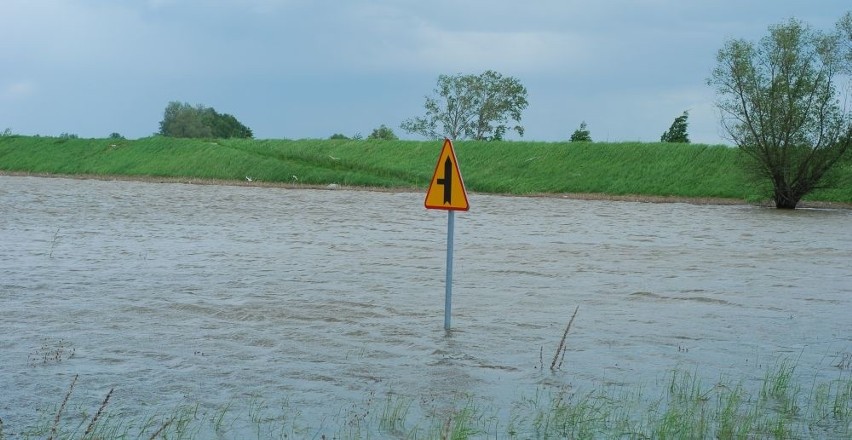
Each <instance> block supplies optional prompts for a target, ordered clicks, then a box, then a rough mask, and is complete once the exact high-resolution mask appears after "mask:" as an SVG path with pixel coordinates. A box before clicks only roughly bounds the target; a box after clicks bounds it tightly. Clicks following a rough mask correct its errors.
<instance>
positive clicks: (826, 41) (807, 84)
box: [708, 14, 852, 209]
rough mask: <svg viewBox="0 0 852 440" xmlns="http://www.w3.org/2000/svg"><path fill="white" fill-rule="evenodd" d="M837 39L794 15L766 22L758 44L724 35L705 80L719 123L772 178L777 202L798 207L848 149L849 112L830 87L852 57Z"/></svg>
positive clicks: (851, 135) (756, 168)
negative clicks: (715, 97)
mask: <svg viewBox="0 0 852 440" xmlns="http://www.w3.org/2000/svg"><path fill="white" fill-rule="evenodd" d="M848 17H849V15H848V14H847V16H846V17H845V18H844V20H852V19H849V18H848ZM843 23H846V22H845V21H843V20H841V23H840V24H839V25H838V28H839V30H842V26H843ZM849 37H850V38H852V35H849ZM842 38H843V34H841V32H835V33H823V32H819V31H814V30H812V29H811V28H810V27H808V26H806V25H804V24H802V23H801V22H799V21H797V20H795V19H791V20H789V21H787V22H786V23H782V24H778V25H774V26H771V27H770V28H769V35H767V36H766V37H764V38H763V39H761V40H760V42H759V43H758V44H754V43H751V42H748V41H745V40H741V39H736V40H731V41H728V42H727V43H726V44H725V46H724V47H723V48H722V49H721V50H719V53H718V55H717V57H716V59H717V62H718V65H717V67H716V68H715V69H714V70H713V73H712V76H711V77H710V79H708V84H709V85H711V86H714V87H715V88H716V92H717V94H718V102H717V106H718V107H719V109H720V111H721V113H722V126H723V127H724V129H725V130H726V131H727V133H728V135H729V136H730V138H731V139H732V140H733V141H734V142H735V143H736V145H737V146H738V147H739V149H740V151H742V152H743V153H744V154H745V156H747V157H748V159H749V161H747V163H748V164H749V165H750V166H749V170H751V171H752V172H753V173H754V174H755V176H757V177H758V178H759V179H761V180H763V181H768V182H770V183H771V185H772V198H773V200H774V201H775V206H776V207H777V208H784V209H795V207H796V205H797V204H798V202H799V200H801V198H802V197H803V196H805V195H806V194H808V193H810V192H811V191H813V190H814V189H817V188H820V187H822V186H823V185H822V184H823V180H824V179H823V178H824V177H825V176H826V173H827V172H828V171H829V170H831V168H832V167H833V166H834V165H835V164H836V163H837V162H838V161H839V160H840V159H841V158H842V157H843V155H844V154H845V153H846V152H847V151H848V150H850V142H852V118H850V113H849V110H848V109H843V108H842V107H841V105H840V101H839V95H838V93H837V90H836V86H835V81H836V80H837V77H838V76H839V74H840V73H841V72H842V71H843V69H844V68H845V69H847V71H848V69H849V68H850V64H852V63H850V61H849V58H846V59H844V56H843V55H844V54H843V52H842V50H843V45H842V44H841V43H842Z"/></svg>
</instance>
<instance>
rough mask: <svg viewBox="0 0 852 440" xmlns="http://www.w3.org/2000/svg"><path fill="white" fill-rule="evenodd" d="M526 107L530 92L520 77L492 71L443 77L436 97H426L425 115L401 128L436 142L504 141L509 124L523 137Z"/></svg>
mask: <svg viewBox="0 0 852 440" xmlns="http://www.w3.org/2000/svg"><path fill="white" fill-rule="evenodd" d="M527 105H528V103H527V89H526V88H525V87H524V86H523V85H522V84H521V82H520V81H519V80H518V79H517V78H514V77H503V76H502V75H501V74H499V73H497V72H495V71H493V70H488V71H486V72H484V73H482V74H480V75H462V74H457V75H440V76H438V85H437V87H436V88H435V90H434V95H433V96H427V97H426V105H425V107H426V115H425V116H422V117H415V118H412V119H407V120H405V121H404V122H403V123H402V124H401V125H400V128H402V129H403V130H405V131H407V132H409V133H415V134H420V135H423V136H426V137H430V138H434V139H439V138H442V137H448V138H451V139H474V140H501V139H502V138H503V135H504V134H505V133H506V131H507V130H508V129H509V127H508V126H507V125H506V124H508V123H510V121H514V122H515V123H516V125H515V126H514V127H512V129H513V130H515V131H516V132H517V133H518V135H520V136H523V135H524V127H523V126H521V125H520V122H521V112H523V110H524V109H526V108H527Z"/></svg>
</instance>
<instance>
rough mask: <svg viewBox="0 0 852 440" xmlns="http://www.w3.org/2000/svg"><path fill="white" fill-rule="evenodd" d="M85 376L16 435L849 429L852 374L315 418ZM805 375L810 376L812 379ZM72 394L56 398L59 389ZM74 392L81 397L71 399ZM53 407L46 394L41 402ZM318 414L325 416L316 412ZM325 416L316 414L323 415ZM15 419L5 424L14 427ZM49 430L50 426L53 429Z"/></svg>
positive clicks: (776, 373) (403, 402)
mask: <svg viewBox="0 0 852 440" xmlns="http://www.w3.org/2000/svg"><path fill="white" fill-rule="evenodd" d="M75 382H76V377H75V378H74V380H73V381H72V382H71V385H70V387H69V389H68V391H67V393H66V394H65V396H64V399H61V403H60V404H59V405H57V406H54V407H52V408H50V407H48V408H45V409H42V410H39V411H37V412H35V414H34V418H35V420H34V422H33V423H32V425H31V426H28V427H16V426H3V425H2V424H0V440H3V439H5V438H6V437H5V435H9V436H11V437H10V438H17V437H15V435H16V434H17V435H18V436H19V437H20V438H67V439H77V438H80V439H83V438H86V439H88V438H140V439H141V438H144V439H155V438H164V439H166V438H167V439H189V438H249V437H251V438H259V439H266V438H280V439H284V438H335V439H364V438H411V439H415V438H428V439H459V440H461V439H474V438H477V439H478V438H508V439H563V438H583V439H585V438H622V439H648V438H654V439H669V438H670V439H710V438H720V439H746V438H761V439H789V438H850V435H852V376H850V375H849V371H848V369H843V368H841V369H840V374H839V375H838V377H837V378H836V379H832V380H824V381H821V380H816V379H808V378H803V377H800V376H799V375H798V374H796V366H795V364H792V363H790V362H784V361H782V362H779V363H777V364H776V365H775V366H774V367H771V368H769V369H767V370H766V372H765V376H764V377H763V379H762V380H760V381H756V382H757V383H733V382H730V381H727V380H725V379H720V380H719V381H716V382H715V383H712V384H705V383H702V382H701V380H699V379H698V377H697V375H696V374H692V373H688V372H684V371H680V370H675V371H672V372H670V373H669V374H668V376H667V378H666V381H665V382H664V383H663V386H662V390H661V392H660V395H658V396H645V395H643V393H642V388H641V387H636V388H630V387H621V386H616V385H609V386H606V387H602V388H598V389H593V390H591V391H583V390H577V389H573V388H570V387H569V388H562V387H558V388H552V387H550V388H542V387H539V388H538V389H537V390H536V391H535V394H534V395H532V396H521V397H520V398H518V399H517V400H515V401H514V402H513V403H512V404H511V405H510V407H509V408H494V407H492V406H490V405H489V404H487V403H485V402H481V401H478V400H477V399H476V398H474V397H472V396H469V395H465V394H463V393H462V394H459V395H458V396H455V397H451V400H449V401H446V402H441V403H436V402H435V401H434V399H432V398H424V396H421V397H420V398H417V397H416V396H415V397H411V396H403V395H399V394H397V393H394V392H392V391H387V392H386V393H385V394H384V396H380V397H378V398H377V397H376V396H375V395H374V394H373V393H371V394H370V395H369V396H367V397H366V398H365V399H364V400H363V401H362V402H355V403H353V404H352V405H351V406H349V407H346V408H341V409H339V410H338V411H334V409H333V408H331V409H330V410H332V411H334V414H335V415H334V416H332V417H323V418H322V424H321V425H320V426H311V422H310V421H307V420H304V419H303V416H302V412H301V411H300V410H299V409H298V408H296V407H294V406H293V405H292V404H291V403H290V402H289V401H287V400H284V401H281V402H270V401H267V400H264V399H263V398H261V397H257V396H255V397H251V398H247V399H244V400H242V401H234V402H228V403H226V404H223V405H221V406H220V407H218V408H204V407H202V406H201V405H199V404H192V405H184V406H181V407H179V408H175V409H171V410H169V409H162V408H161V409H160V410H161V411H165V413H160V414H155V415H148V416H142V417H136V418H134V417H131V416H128V415H125V414H123V413H122V412H121V411H116V412H113V411H111V410H110V408H109V406H108V405H109V404H110V399H109V398H110V395H111V394H112V390H110V391H109V392H108V393H106V398H104V399H103V401H102V402H101V404H100V407H99V408H98V409H97V411H94V407H91V406H90V407H86V406H85V405H81V404H79V403H77V402H76V401H75V399H74V397H73V396H72V393H73V390H74V383H75ZM802 383H807V384H809V388H803V387H802V385H800V384H802ZM60 397H61V396H57V397H56V400H57V401H60ZM69 397H70V399H69ZM39 407H42V405H39ZM313 416H317V415H316V414H314V415H313ZM317 419H318V417H317V418H315V419H314V420H317ZM4 429H5V431H4ZM48 435H49V436H48Z"/></svg>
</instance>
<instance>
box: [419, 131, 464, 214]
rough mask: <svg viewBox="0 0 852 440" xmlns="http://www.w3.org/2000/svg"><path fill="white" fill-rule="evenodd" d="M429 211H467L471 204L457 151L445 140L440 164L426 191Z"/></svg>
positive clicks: (439, 159)
mask: <svg viewBox="0 0 852 440" xmlns="http://www.w3.org/2000/svg"><path fill="white" fill-rule="evenodd" d="M424 204H425V205H426V208H428V209H446V210H450V211H454V210H458V211H467V210H468V209H470V204H469V203H468V201H467V191H465V189H464V181H463V180H462V177H461V171H459V162H458V160H457V159H456V151H455V150H454V149H453V142H452V141H451V140H449V139H444V147H443V148H441V155H440V156H438V164H437V165H435V174H434V175H432V182H431V183H430V184H429V190H428V191H426V202H425V203H424Z"/></svg>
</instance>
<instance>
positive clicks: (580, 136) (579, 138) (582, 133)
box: [571, 121, 592, 142]
mask: <svg viewBox="0 0 852 440" xmlns="http://www.w3.org/2000/svg"><path fill="white" fill-rule="evenodd" d="M591 141H592V135H591V133H589V129H588V128H586V121H583V122H581V123H580V128H578V129H576V130H574V133H573V134H571V142H591Z"/></svg>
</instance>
